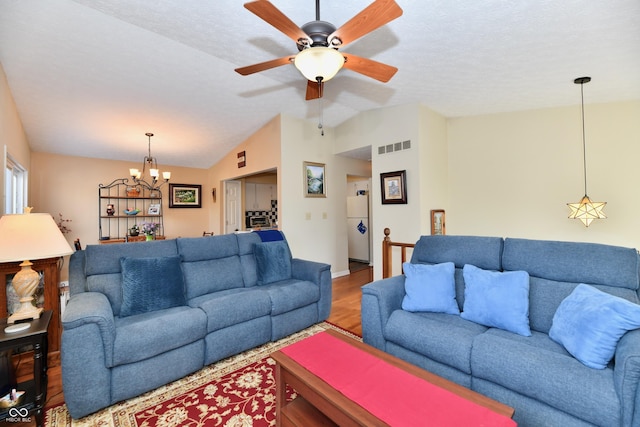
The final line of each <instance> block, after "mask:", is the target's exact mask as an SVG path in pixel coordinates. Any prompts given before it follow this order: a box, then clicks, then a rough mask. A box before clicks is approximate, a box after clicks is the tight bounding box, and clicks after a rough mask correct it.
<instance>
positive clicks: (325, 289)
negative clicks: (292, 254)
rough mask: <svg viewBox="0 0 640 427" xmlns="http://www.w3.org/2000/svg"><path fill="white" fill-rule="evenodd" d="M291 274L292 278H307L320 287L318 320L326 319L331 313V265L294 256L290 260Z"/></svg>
mask: <svg viewBox="0 0 640 427" xmlns="http://www.w3.org/2000/svg"><path fill="white" fill-rule="evenodd" d="M291 275H292V277H293V278H294V279H298V280H307V281H309V282H312V283H315V284H316V285H318V287H319V288H320V300H319V301H318V322H321V321H323V320H326V319H327V318H328V317H329V314H330V313H331V291H332V288H331V266H330V265H329V264H324V263H321V262H315V261H307V260H303V259H299V258H294V259H292V260H291Z"/></svg>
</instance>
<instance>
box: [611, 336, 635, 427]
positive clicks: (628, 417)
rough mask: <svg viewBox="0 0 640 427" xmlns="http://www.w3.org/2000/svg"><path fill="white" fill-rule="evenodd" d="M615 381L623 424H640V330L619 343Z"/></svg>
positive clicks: (623, 337)
mask: <svg viewBox="0 0 640 427" xmlns="http://www.w3.org/2000/svg"><path fill="white" fill-rule="evenodd" d="M613 381H614V385H615V389H616V393H617V394H618V398H619V399H620V406H621V408H622V410H621V412H622V413H621V416H622V423H621V424H620V425H625V426H631V425H637V424H638V423H640V329H636V330H633V331H629V332H627V333H626V334H624V335H623V336H622V338H621V339H620V341H619V342H618V346H617V348H616V354H615V367H614V370H613Z"/></svg>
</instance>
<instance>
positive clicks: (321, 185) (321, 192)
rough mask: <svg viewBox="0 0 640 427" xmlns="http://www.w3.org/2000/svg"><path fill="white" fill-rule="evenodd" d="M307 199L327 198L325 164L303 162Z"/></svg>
mask: <svg viewBox="0 0 640 427" xmlns="http://www.w3.org/2000/svg"><path fill="white" fill-rule="evenodd" d="M303 175H304V176H303V180H304V181H303V184H304V196H305V197H327V181H326V175H325V165H324V163H313V162H303Z"/></svg>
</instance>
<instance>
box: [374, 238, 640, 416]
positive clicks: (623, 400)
mask: <svg viewBox="0 0 640 427" xmlns="http://www.w3.org/2000/svg"><path fill="white" fill-rule="evenodd" d="M410 262H411V265H410V266H409V267H411V266H412V265H415V264H423V265H427V266H432V267H434V268H435V266H441V265H445V264H443V263H447V262H453V263H454V265H455V269H454V273H453V274H454V279H453V281H454V285H452V286H454V288H455V291H453V292H455V301H456V302H457V309H458V310H459V311H460V312H461V313H464V312H465V310H466V309H467V307H465V298H470V297H469V295H471V293H470V290H469V285H468V284H466V283H465V282H469V280H468V278H471V277H472V276H467V275H466V274H467V273H468V271H467V269H468V267H465V265H472V266H475V267H478V268H479V269H483V270H486V271H487V272H491V271H493V272H501V273H496V274H504V273H509V272H521V271H524V272H527V273H528V280H527V281H528V299H529V301H528V307H527V308H528V312H527V313H526V315H527V316H528V323H529V327H530V336H523V335H522V334H519V333H513V332H511V331H507V330H503V329H502V328H497V327H487V326H486V325H483V324H479V323H478V322H472V321H470V320H467V319H465V318H464V317H463V314H460V315H459V314H455V313H453V314H447V313H445V312H429V311H408V310H403V308H402V307H403V301H405V295H406V292H405V281H406V280H407V279H406V277H407V276H405V275H404V274H403V275H400V276H394V277H391V278H388V279H383V280H379V281H375V282H372V283H370V284H368V285H365V286H364V287H363V288H362V332H363V339H364V341H365V342H366V343H368V344H371V345H373V346H375V347H377V348H379V349H382V350H384V351H386V352H388V353H391V354H393V355H395V356H398V357H400V358H402V359H404V360H406V361H409V362H411V363H413V364H415V365H418V366H420V367H422V368H424V369H426V370H428V371H431V372H434V373H435V374H437V375H440V376H442V377H445V378H447V379H449V380H452V381H454V382H456V383H459V384H461V385H463V386H466V387H468V388H470V389H472V390H475V391H477V392H479V393H481V394H484V395H487V396H489V397H491V398H493V399H496V400H498V401H501V402H503V403H505V404H507V405H509V406H512V407H514V408H515V415H514V420H515V421H517V422H518V424H519V425H521V426H563V427H567V426H587V425H599V426H640V387H639V384H640V330H638V329H635V330H634V329H631V328H630V330H629V331H628V332H626V333H625V332H622V333H623V334H624V335H622V337H621V339H620V340H619V342H618V343H617V346H616V347H615V350H613V349H612V351H615V355H614V357H613V359H612V360H611V361H610V362H609V363H608V364H605V365H603V366H605V367H604V369H594V368H592V367H589V366H586V365H585V364H583V363H582V362H581V361H579V360H578V359H577V358H576V357H574V356H573V355H572V353H570V352H569V351H567V349H566V348H565V345H563V344H566V342H564V341H563V342H562V343H563V344H561V343H559V342H557V341H556V340H554V339H552V338H550V335H549V333H550V330H552V329H553V328H556V327H557V328H558V329H556V330H559V328H560V326H561V323H560V322H561V319H560V318H559V317H557V316H556V312H560V311H561V309H560V307H561V305H563V306H564V304H565V302H564V301H568V300H569V299H570V298H568V297H569V296H571V295H573V293H574V290H575V289H576V288H577V287H580V286H579V284H588V285H591V286H592V287H593V288H596V289H598V290H600V291H604V293H606V294H611V295H614V296H617V297H621V298H622V299H624V300H627V301H630V302H631V303H633V304H629V303H627V302H626V301H624V302H623V304H626V305H629V306H630V309H631V310H637V309H638V308H639V307H638V306H637V304H638V303H639V301H640V299H639V295H638V288H639V286H640V278H639V266H640V262H639V257H638V252H637V251H636V250H635V249H629V248H622V247H616V246H608V245H600V244H592V243H575V242H574V243H571V242H558V241H540V240H526V239H511V238H507V239H502V238H497V237H479V236H422V237H420V239H419V241H418V242H417V243H416V246H415V248H414V251H413V254H412V257H411V261H410ZM421 268H424V267H421ZM427 268H430V267H427ZM406 272H407V269H405V273H406ZM474 286H476V284H475V283H474ZM582 287H584V285H582ZM593 288H591V289H593ZM598 294H602V293H598ZM603 295H604V294H603ZM605 297H606V298H611V297H610V296H609V295H606V296H605ZM474 298H476V297H475V296H474ZM565 298H566V300H565ZM614 299H615V300H618V299H617V298H614ZM405 302H406V301H405ZM577 307H578V310H577V312H578V315H582V314H584V313H580V310H581V308H580V304H578V305H577ZM455 308H456V307H454V310H455ZM484 310H485V311H490V310H491V307H490V306H487V307H485V308H484ZM505 311H506V310H505ZM584 311H587V310H586V309H585V310H584ZM595 311H596V312H597V310H595ZM481 314H482V313H481ZM599 315H603V316H605V317H603V318H605V319H608V318H610V317H613V315H612V314H611V313H600V314H599ZM635 317H636V319H632V320H634V322H637V321H638V319H637V317H638V316H637V315H636V316H635ZM556 323H557V324H556ZM592 323H600V322H592ZM589 326H594V327H598V326H600V325H599V324H597V325H589ZM638 326H640V325H638ZM638 326H636V327H638ZM622 333H621V334H622ZM551 335H552V336H553V335H554V333H553V331H552V333H551ZM580 335H581V334H580V333H578V334H574V336H573V338H574V339H577V340H578V341H579V340H580Z"/></svg>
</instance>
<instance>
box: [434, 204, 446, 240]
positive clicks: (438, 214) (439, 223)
mask: <svg viewBox="0 0 640 427" xmlns="http://www.w3.org/2000/svg"><path fill="white" fill-rule="evenodd" d="M431 234H434V235H435V234H440V235H445V234H447V233H446V227H445V222H444V210H442V209H432V210H431Z"/></svg>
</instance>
